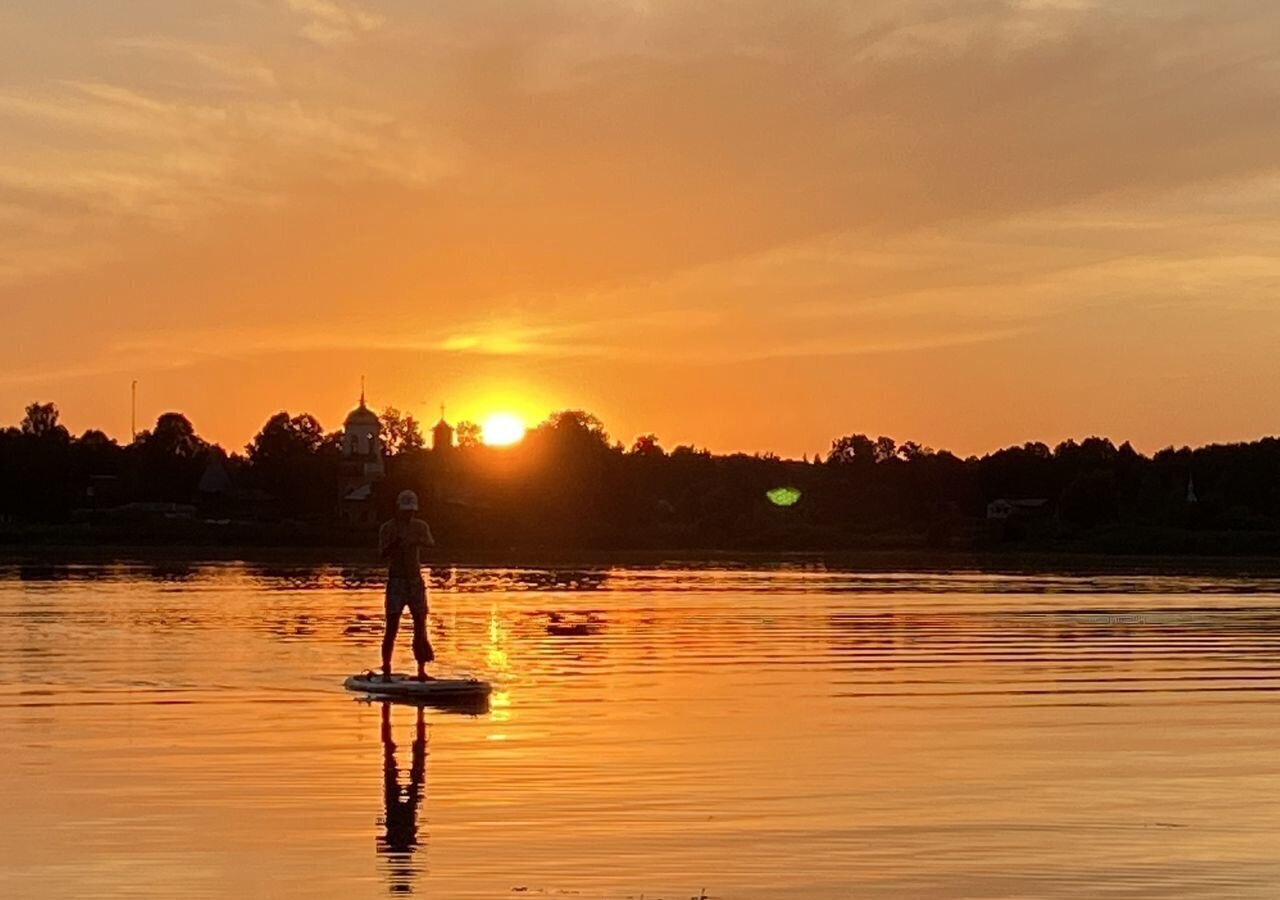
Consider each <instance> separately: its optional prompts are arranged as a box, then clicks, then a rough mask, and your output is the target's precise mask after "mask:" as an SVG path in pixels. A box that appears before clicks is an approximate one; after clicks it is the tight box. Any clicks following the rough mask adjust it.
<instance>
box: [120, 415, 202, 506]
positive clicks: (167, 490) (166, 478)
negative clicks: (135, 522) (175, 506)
mask: <svg viewBox="0 0 1280 900" xmlns="http://www.w3.org/2000/svg"><path fill="white" fill-rule="evenodd" d="M131 452H132V453H133V454H135V457H136V459H137V461H138V489H139V490H140V491H141V493H142V496H143V497H145V498H147V499H150V500H165V501H168V502H170V503H188V502H190V501H191V499H192V497H193V496H194V495H195V490H196V483H197V482H198V481H199V479H200V473H201V471H203V469H204V463H205V461H206V459H207V456H208V453H209V444H208V442H206V441H205V440H204V439H203V438H201V437H200V436H199V435H198V434H196V430H195V426H193V425H192V424H191V421H190V420H189V419H188V418H187V417H186V416H184V415H182V414H181V413H176V412H167V413H164V414H163V415H161V416H160V417H159V418H158V419H156V424H155V428H153V429H152V430H151V431H143V432H142V433H141V434H139V435H138V438H137V440H136V442H135V443H134V444H133V447H132V448H131Z"/></svg>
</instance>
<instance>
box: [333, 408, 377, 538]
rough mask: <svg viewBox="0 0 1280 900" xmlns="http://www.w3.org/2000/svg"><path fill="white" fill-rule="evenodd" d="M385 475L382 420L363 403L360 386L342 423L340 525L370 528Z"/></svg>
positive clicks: (375, 514)
mask: <svg viewBox="0 0 1280 900" xmlns="http://www.w3.org/2000/svg"><path fill="white" fill-rule="evenodd" d="M386 474H387V465H386V454H385V452H384V448H383V445H382V422H381V421H379V419H378V416H377V414H376V413H375V412H373V410H371V409H369V407H368V406H367V405H365V395H364V390H363V389H361V391H360V405H359V406H357V407H356V408H355V409H353V410H352V411H351V412H350V413H348V414H347V418H346V421H345V422H343V425H342V466H341V478H340V488H339V490H340V494H341V499H340V502H339V516H340V517H341V519H342V522H343V524H346V525H352V526H356V527H370V526H372V525H374V524H376V523H377V521H378V516H377V509H376V506H375V504H374V492H375V490H376V486H377V484H378V482H380V481H382V479H383V478H385V477H386Z"/></svg>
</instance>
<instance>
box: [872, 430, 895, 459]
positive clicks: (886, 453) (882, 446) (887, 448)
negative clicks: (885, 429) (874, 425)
mask: <svg viewBox="0 0 1280 900" xmlns="http://www.w3.org/2000/svg"><path fill="white" fill-rule="evenodd" d="M875 456H876V462H878V463H882V462H888V461H889V460H891V459H897V456H898V445H897V443H896V442H895V441H894V439H893V438H891V437H885V436H884V435H881V436H880V437H878V438H876V447H875Z"/></svg>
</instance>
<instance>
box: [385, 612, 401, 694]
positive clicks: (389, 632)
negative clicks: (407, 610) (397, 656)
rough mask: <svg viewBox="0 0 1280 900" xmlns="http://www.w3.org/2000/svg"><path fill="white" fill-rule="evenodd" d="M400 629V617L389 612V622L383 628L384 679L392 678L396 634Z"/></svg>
mask: <svg viewBox="0 0 1280 900" xmlns="http://www.w3.org/2000/svg"><path fill="white" fill-rule="evenodd" d="M399 631H400V617H399V616H392V615H391V614H390V613H388V614H387V624H386V627H385V628H384V629H383V630H382V680H383V681H390V680H391V656H392V654H393V653H394V652H395V649H396V635H397V634H398V633H399Z"/></svg>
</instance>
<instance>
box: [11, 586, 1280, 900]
mask: <svg viewBox="0 0 1280 900" xmlns="http://www.w3.org/2000/svg"><path fill="white" fill-rule="evenodd" d="M432 582H433V587H432V630H433V640H434V642H435V644H436V648H437V652H438V653H439V654H440V657H441V659H442V661H443V662H445V663H447V665H448V667H450V668H452V669H454V670H457V671H469V672H473V673H476V674H479V675H482V676H483V677H485V678H487V679H489V680H491V681H492V682H493V683H494V685H495V693H494V695H493V699H492V703H491V707H490V709H489V710H488V711H487V712H481V713H480V714H466V713H463V712H450V711H442V710H427V711H425V712H424V713H423V714H422V715H421V721H422V725H421V727H420V728H419V725H418V718H419V716H418V713H417V711H416V710H415V709H414V708H412V707H407V706H400V705H396V706H390V707H384V706H383V705H382V704H379V703H372V704H371V703H366V702H361V701H360V700H358V699H357V698H356V697H354V696H353V695H351V694H349V693H347V692H345V691H344V690H343V689H342V685H341V682H342V679H343V677H344V676H345V675H347V674H350V673H351V672H353V671H356V670H358V669H361V668H365V667H368V666H371V665H375V664H376V661H377V656H378V649H377V643H378V640H379V634H380V609H381V594H380V584H379V578H378V574H377V573H376V572H374V571H367V570H344V569H338V568H333V569H326V568H321V569H315V568H312V569H291V568H262V567H255V566H241V565H213V566H200V567H194V568H181V567H159V568H148V567H129V566H109V567H61V568H42V569H30V568H27V569H20V568H17V567H10V568H8V569H0V735H2V736H3V737H2V740H3V745H2V746H3V757H2V759H0V762H2V763H3V764H2V765H0V796H2V797H3V803H2V804H0V896H3V897H15V898H21V897H58V898H72V897H74V898H89V897H129V898H135V897H165V898H170V897H182V898H198V897H237V898H238V897H276V898H294V897H297V898H304V897H305V898H321V897H335V898H338V897H341V898H367V897H381V896H385V895H387V894H389V893H390V894H400V893H412V894H416V895H419V896H431V897H436V898H504V897H505V898H519V897H538V896H555V897H572V898H583V900H586V898H639V897H642V896H643V897H644V898H648V900H655V898H667V900H686V898H690V897H697V896H699V895H700V894H701V892H702V891H703V890H704V889H705V891H706V895H707V896H709V897H715V898H770V900H772V898H793V897H795V898H848V897H874V898H880V897H885V898H888V897H894V898H911V897H921V898H943V897H946V898H979V897H1008V898H1013V897H1017V898H1026V897H1045V898H1055V897H1090V898H1096V897H1126V898H1129V897H1160V898H1167V897H1215V898H1216V897H1259V898H1262V897H1266V898H1274V897H1277V896H1280V861H1278V859H1280V854H1278V853H1277V849H1278V848H1280V753H1278V752H1277V750H1278V749H1280V747H1278V746H1277V745H1278V743H1280V740H1278V739H1280V694H1277V692H1276V689H1277V687H1278V686H1280V670H1278V669H1277V663H1278V662H1280V581H1259V580H1243V579H1239V580H1233V579H1225V578H1203V579H1196V578H1171V577H1169V578H1161V577H1104V578H1072V577H1025V576H1018V577H1011V576H998V575H986V574H956V575H921V574H866V573H861V574H858V573H842V572H833V571H826V570H822V569H768V570H750V569H712V568H697V569H674V568H663V569H600V570H591V571H535V570H497V569H454V570H444V571H441V570H437V571H436V572H435V574H434V576H433V579H432ZM552 614H555V615H556V616H558V617H559V618H558V619H553V615H552ZM549 625H550V626H551V628H550V629H549V628H548V626H549ZM406 637H407V635H406ZM407 646H408V645H407V641H405V642H404V645H403V646H402V648H401V651H400V655H399V657H398V659H399V660H400V661H401V663H402V667H403V666H404V665H407V664H408V663H409V662H410V660H409V654H408V649H407Z"/></svg>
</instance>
